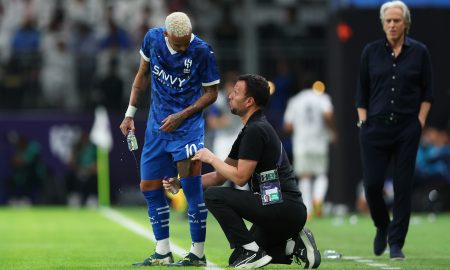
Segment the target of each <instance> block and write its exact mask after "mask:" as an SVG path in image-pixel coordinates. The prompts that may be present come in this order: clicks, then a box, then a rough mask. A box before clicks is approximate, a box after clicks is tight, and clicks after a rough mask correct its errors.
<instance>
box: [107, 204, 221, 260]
mask: <svg viewBox="0 0 450 270" xmlns="http://www.w3.org/2000/svg"><path fill="white" fill-rule="evenodd" d="M100 212H101V213H102V214H103V215H104V216H105V217H107V218H109V219H110V220H112V221H114V222H116V223H118V224H120V225H122V226H123V227H125V228H127V229H128V230H130V231H132V232H134V233H136V234H138V235H140V236H143V237H144V238H147V239H150V240H151V241H152V242H155V243H156V239H155V237H154V236H153V234H152V233H150V230H149V229H147V228H144V227H142V226H141V225H140V224H138V223H136V222H134V221H133V220H131V219H129V218H128V217H126V216H124V215H122V214H121V213H119V212H117V211H115V210H113V209H111V208H107V207H106V208H100ZM170 248H171V249H172V252H173V253H175V254H177V255H178V256H180V257H183V256H184V255H185V254H187V253H189V251H187V250H185V249H183V248H181V247H179V246H177V245H175V244H174V243H172V242H170ZM206 265H207V266H206V267H205V269H223V268H221V267H219V266H218V265H216V264H214V263H212V262H210V261H207V264H206Z"/></svg>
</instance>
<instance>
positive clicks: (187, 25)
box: [165, 12, 192, 37]
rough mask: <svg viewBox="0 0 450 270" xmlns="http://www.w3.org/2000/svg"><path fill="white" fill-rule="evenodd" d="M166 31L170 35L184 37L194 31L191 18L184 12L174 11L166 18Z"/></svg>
mask: <svg viewBox="0 0 450 270" xmlns="http://www.w3.org/2000/svg"><path fill="white" fill-rule="evenodd" d="M165 24H166V31H167V33H169V35H173V36H176V37H184V36H187V35H190V34H191V32H192V25H191V20H189V17H188V16H187V15H186V13H183V12H174V13H171V14H169V16H167V18H166V23H165Z"/></svg>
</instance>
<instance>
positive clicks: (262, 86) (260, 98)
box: [238, 74, 270, 108]
mask: <svg viewBox="0 0 450 270" xmlns="http://www.w3.org/2000/svg"><path fill="white" fill-rule="evenodd" d="M238 81H244V82H245V85H246V89H247V91H246V92H247V93H246V94H245V95H246V96H247V97H252V98H253V99H254V100H255V103H256V105H258V106H259V107H261V108H264V107H265V106H266V105H267V103H268V102H269V97H270V88H269V83H268V82H267V80H266V79H265V78H264V77H263V76H260V75H256V74H243V75H240V76H239V77H238Z"/></svg>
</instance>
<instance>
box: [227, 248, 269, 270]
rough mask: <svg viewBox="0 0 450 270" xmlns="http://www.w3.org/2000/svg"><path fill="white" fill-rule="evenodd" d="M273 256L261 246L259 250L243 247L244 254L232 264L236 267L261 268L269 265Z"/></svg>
mask: <svg viewBox="0 0 450 270" xmlns="http://www.w3.org/2000/svg"><path fill="white" fill-rule="evenodd" d="M271 260H272V257H270V256H269V255H267V254H266V252H265V251H264V250H263V249H262V248H259V250H258V251H257V252H254V251H251V250H247V249H243V252H242V254H241V255H240V256H239V257H238V258H237V259H236V260H235V261H234V262H233V263H232V264H231V265H230V266H231V267H234V268H259V267H263V266H265V265H268V264H269V263H270V261H271Z"/></svg>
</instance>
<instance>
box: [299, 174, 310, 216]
mask: <svg viewBox="0 0 450 270" xmlns="http://www.w3.org/2000/svg"><path fill="white" fill-rule="evenodd" d="M298 187H299V188H300V191H301V192H302V199H303V203H304V204H305V206H306V211H307V212H308V214H310V213H311V211H312V202H311V178H309V177H301V178H300V180H299V183H298Z"/></svg>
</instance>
